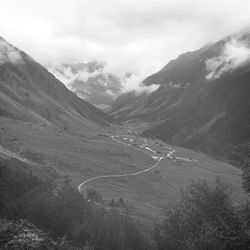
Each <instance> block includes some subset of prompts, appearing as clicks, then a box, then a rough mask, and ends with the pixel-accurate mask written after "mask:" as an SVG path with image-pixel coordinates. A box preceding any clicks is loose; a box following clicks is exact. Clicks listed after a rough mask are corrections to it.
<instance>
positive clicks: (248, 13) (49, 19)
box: [0, 0, 250, 79]
mask: <svg viewBox="0 0 250 250" xmlns="http://www.w3.org/2000/svg"><path fill="white" fill-rule="evenodd" d="M0 6H1V9H0V36H2V37H4V38H5V39H7V40H8V41H9V42H10V43H12V44H14V45H15V46H17V47H18V48H20V49H22V50H24V51H25V52H27V53H28V54H29V55H31V56H32V57H33V58H34V59H35V60H37V61H38V62H40V63H41V64H44V65H47V64H50V63H77V62H87V61H91V60H98V61H102V62H106V63H107V67H108V69H109V71H110V72H114V73H116V74H120V75H122V74H125V73H127V72H130V73H132V74H134V75H135V76H136V77H137V78H138V79H143V77H146V76H148V75H150V74H152V73H154V72H156V71H158V70H160V69H161V68H162V67H163V66H164V65H165V64H166V63H167V62H168V61H169V60H171V59H173V58H176V57H177V56H178V55H179V54H181V53H183V52H186V51H189V50H195V49H198V48H200V47H201V46H203V45H205V44H207V43H210V42H215V41H217V40H219V39H221V38H223V37H225V36H227V35H229V34H232V33H235V32H238V31H240V30H242V29H246V28H247V27H250V1H249V0H209V1H208V0H207V1H204V0H140V1H139V0H88V1H87V0H70V1H66V0H22V1H20V0H0Z"/></svg>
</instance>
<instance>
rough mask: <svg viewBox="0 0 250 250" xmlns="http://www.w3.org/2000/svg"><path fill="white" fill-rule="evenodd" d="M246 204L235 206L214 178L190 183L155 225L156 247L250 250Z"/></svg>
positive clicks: (225, 189)
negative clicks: (177, 201) (211, 181)
mask: <svg viewBox="0 0 250 250" xmlns="http://www.w3.org/2000/svg"><path fill="white" fill-rule="evenodd" d="M248 211H249V210H248V207H241V208H239V207H238V208H235V207H234V206H233V204H232V201H231V198H230V193H229V191H228V189H227V187H226V186H225V185H224V184H223V183H222V182H221V181H220V180H216V183H215V185H214V186H213V187H211V186H209V185H208V184H207V182H205V181H199V182H196V183H194V182H193V183H192V184H191V185H190V186H189V187H188V188H187V189H186V190H185V191H182V198H181V201H180V202H179V203H178V204H177V205H176V206H175V207H172V208H171V209H168V210H167V213H166V218H165V221H164V223H163V224H162V225H160V226H156V228H155V230H154V239H155V240H156V242H157V246H158V249H159V250H163V249H164V250H165V249H168V250H182V249H183V250H184V249H192V250H210V249H213V250H236V249H237V250H241V249H242V250H243V249H244V250H245V249H250V235H249V232H250V231H249V230H250V227H249V224H248V222H249V220H248V221H247V217H248V218H249V213H248Z"/></svg>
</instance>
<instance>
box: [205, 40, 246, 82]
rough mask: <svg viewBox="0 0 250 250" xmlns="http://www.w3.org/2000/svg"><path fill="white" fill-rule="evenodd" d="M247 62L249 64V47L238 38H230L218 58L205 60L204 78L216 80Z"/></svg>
mask: <svg viewBox="0 0 250 250" xmlns="http://www.w3.org/2000/svg"><path fill="white" fill-rule="evenodd" d="M248 62H250V48H249V45H248V44H247V43H246V42H245V41H243V40H240V39H239V38H231V39H230V40H229V41H228V42H227V43H226V44H225V45H224V47H223V49H222V52H221V54H220V55H219V56H217V57H213V58H209V59H207V60H206V71H207V76H206V78H207V79H208V80H212V79H218V78H220V77H221V76H222V75H223V74H225V73H227V72H230V71H233V70H235V69H238V68H240V67H243V66H245V65H246V64H247V63H248Z"/></svg>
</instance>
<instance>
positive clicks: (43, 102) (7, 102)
mask: <svg viewBox="0 0 250 250" xmlns="http://www.w3.org/2000/svg"><path fill="white" fill-rule="evenodd" d="M0 117H7V118H12V119H17V120H21V121H26V122H27V121H28V122H29V121H30V122H33V123H37V124H43V125H44V126H46V125H56V126H59V127H62V128H67V127H71V128H77V127H81V128H86V129H87V130H88V131H93V130H95V129H96V130H97V129H98V128H100V127H105V126H110V123H111V122H112V119H111V118H110V117H108V116H107V115H106V114H105V113H103V112H102V111H100V110H99V109H97V108H95V107H94V106H92V105H91V104H89V103H88V102H86V101H84V100H82V99H81V98H79V97H78V96H77V95H76V94H74V93H72V92H71V91H70V90H68V89H67V88H66V87H65V86H64V84H63V83H62V82H60V81H59V80H58V79H56V78H55V77H54V75H52V74H51V73H49V72H48V71H47V70H46V69H45V68H44V67H43V66H41V65H40V64H39V63H37V62H36V61H35V60H33V59H32V58H31V57H30V56H29V55H27V54H26V53H24V52H23V51H20V50H19V49H17V48H15V47H14V46H12V45H11V44H9V43H8V42H7V41H6V40H4V39H3V38H0Z"/></svg>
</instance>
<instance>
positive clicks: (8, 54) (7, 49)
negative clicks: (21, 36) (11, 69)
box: [0, 39, 23, 64]
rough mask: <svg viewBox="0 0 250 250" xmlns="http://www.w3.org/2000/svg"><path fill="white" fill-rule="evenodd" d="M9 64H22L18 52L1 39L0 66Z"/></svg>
mask: <svg viewBox="0 0 250 250" xmlns="http://www.w3.org/2000/svg"><path fill="white" fill-rule="evenodd" d="M6 62H11V63H14V64H17V63H21V62H23V60H22V56H21V54H20V52H19V51H18V50H17V49H15V48H14V47H13V46H11V45H10V44H8V43H7V42H6V41H4V40H3V39H0V64H3V63H6Z"/></svg>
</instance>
